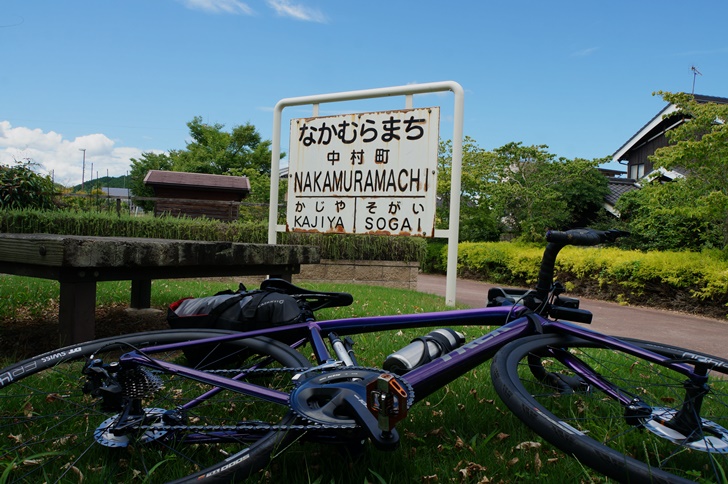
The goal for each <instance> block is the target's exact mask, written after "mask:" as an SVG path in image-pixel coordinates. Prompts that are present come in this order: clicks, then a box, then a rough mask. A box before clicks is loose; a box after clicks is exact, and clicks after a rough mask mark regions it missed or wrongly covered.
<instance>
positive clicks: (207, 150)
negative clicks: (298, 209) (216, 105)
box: [129, 116, 285, 218]
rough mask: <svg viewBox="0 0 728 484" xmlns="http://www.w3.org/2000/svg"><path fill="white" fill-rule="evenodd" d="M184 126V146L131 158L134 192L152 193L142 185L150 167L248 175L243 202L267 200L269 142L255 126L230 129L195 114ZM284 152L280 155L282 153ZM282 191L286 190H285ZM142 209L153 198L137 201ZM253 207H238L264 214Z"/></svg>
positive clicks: (246, 212) (244, 213)
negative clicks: (248, 188)
mask: <svg viewBox="0 0 728 484" xmlns="http://www.w3.org/2000/svg"><path fill="white" fill-rule="evenodd" d="M187 127H188V128H189V130H190V137H191V141H190V142H189V143H187V146H186V148H185V149H184V150H171V151H170V152H169V153H168V154H165V153H161V154H159V153H144V154H142V156H141V158H139V159H132V165H131V172H130V175H129V176H130V182H129V187H130V188H131V190H132V192H133V193H134V195H136V196H141V197H153V196H154V192H153V190H152V189H151V188H150V187H147V186H146V185H144V177H145V176H146V174H147V172H148V171H149V170H171V171H183V172H188V173H207V174H213V175H233V176H247V177H248V180H249V181H250V185H251V194H250V197H249V198H248V199H246V202H248V203H258V204H266V203H267V202H268V199H269V198H270V191H269V187H270V163H271V150H270V146H271V142H270V141H267V140H266V141H264V140H262V139H261V136H260V134H259V133H258V131H257V130H256V129H255V127H254V126H253V125H252V124H250V123H246V124H244V125H242V126H236V127H234V128H233V129H232V130H231V131H230V132H227V131H225V130H224V128H225V126H224V125H222V124H218V123H215V124H207V123H205V122H203V120H202V118H201V117H199V116H196V117H195V118H193V119H192V121H190V122H189V123H187ZM282 156H283V155H282ZM282 193H284V194H285V191H283V192H282ZM140 206H142V207H143V208H144V209H145V210H151V209H152V208H153V202H144V203H140ZM261 207H262V205H260V206H258V207H255V206H254V207H253V208H251V209H249V210H246V209H243V210H241V216H244V217H256V218H259V217H262V216H265V217H267V209H263V208H261Z"/></svg>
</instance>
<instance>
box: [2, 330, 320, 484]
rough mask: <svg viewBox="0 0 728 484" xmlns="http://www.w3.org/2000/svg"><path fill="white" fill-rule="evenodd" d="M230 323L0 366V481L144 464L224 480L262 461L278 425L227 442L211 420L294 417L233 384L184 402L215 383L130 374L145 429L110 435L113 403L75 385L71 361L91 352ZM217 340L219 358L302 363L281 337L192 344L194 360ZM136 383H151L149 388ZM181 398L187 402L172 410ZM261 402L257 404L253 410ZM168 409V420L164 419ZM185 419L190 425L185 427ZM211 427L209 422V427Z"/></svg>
mask: <svg viewBox="0 0 728 484" xmlns="http://www.w3.org/2000/svg"><path fill="white" fill-rule="evenodd" d="M232 333H234V332H232V331H225V330H206V329H190V330H164V331H152V332H146V333H137V334H133V335H123V336H118V337H109V338H104V339H101V340H95V341H90V342H86V343H80V344H76V345H70V346H67V347H65V348H60V349H58V350H54V351H50V352H47V353H44V354H41V355H38V356H36V357H32V358H28V359H26V360H23V361H21V362H19V363H15V364H12V365H10V366H7V367H6V368H4V369H2V370H0V481H2V482H28V483H30V482H33V483H35V482H43V481H45V482H62V481H66V480H69V478H70V477H71V476H72V477H73V478H74V480H79V479H80V480H82V481H83V482H85V483H90V482H104V483H106V482H128V481H131V480H132V479H133V478H135V476H137V475H142V476H144V475H145V474H146V475H148V476H149V477H148V479H149V482H167V481H170V480H175V479H179V481H180V482H184V481H186V480H187V481H189V480H192V476H196V477H195V479H194V480H198V479H199V480H205V477H209V479H207V480H206V482H214V481H220V480H224V481H228V482H229V481H230V480H232V479H234V478H235V477H236V476H239V475H249V474H250V473H252V472H254V471H256V470H258V469H259V468H261V467H263V466H265V465H266V464H267V463H268V459H269V456H270V452H271V451H272V450H273V449H274V447H275V446H276V444H277V443H278V442H280V441H281V439H282V438H283V435H281V434H282V432H277V431H275V430H272V429H270V428H265V427H264V426H262V427H261V430H258V429H255V430H250V431H248V434H249V435H243V436H236V437H235V438H232V439H231V440H230V441H229V442H227V441H222V440H223V439H222V438H221V436H222V434H221V431H220V430H219V429H221V428H223V427H225V428H228V429H229V428H231V427H232V426H233V425H238V426H240V424H241V422H244V421H248V422H251V423H259V422H261V423H262V422H265V423H269V424H270V425H280V424H283V425H285V424H287V423H290V422H292V421H293V419H294V417H293V415H292V413H291V412H290V409H289V408H288V406H287V405H275V404H273V403H270V404H267V403H266V402H262V401H261V400H260V399H253V398H252V397H247V396H245V395H242V394H240V393H237V392H231V391H226V390H218V393H217V394H214V395H211V396H210V398H209V399H208V400H204V401H203V400H202V399H200V401H199V402H195V403H197V405H194V406H192V405H190V404H189V402H190V401H191V399H193V398H194V397H196V396H200V395H201V394H203V393H205V392H207V391H210V390H213V389H214V388H215V387H212V386H207V385H205V384H203V383H201V382H198V381H192V380H188V379H185V378H181V377H179V376H175V375H173V374H171V373H170V374H167V373H165V372H162V371H160V370H149V371H146V372H145V373H143V375H142V376H140V377H139V378H138V379H137V380H138V381H135V382H133V384H134V385H136V386H137V387H141V388H142V389H141V390H138V391H139V392H141V393H145V394H144V395H143V396H139V397H138V400H139V401H140V402H143V403H140V406H142V413H143V415H144V418H145V419H146V420H145V425H146V427H145V428H146V429H147V430H144V429H140V430H138V431H137V432H136V433H133V432H129V433H128V434H125V435H117V434H114V433H112V432H110V431H109V430H108V426H109V425H111V423H112V422H114V421H115V419H120V418H121V417H120V414H121V412H120V410H119V409H109V410H107V409H104V408H103V407H104V405H103V404H104V398H103V397H96V396H92V395H89V394H85V393H84V391H83V389H84V384H86V382H87V377H85V376H83V375H82V374H81V369H82V367H83V366H84V364H85V363H86V361H87V360H88V357H89V356H91V355H94V358H101V359H103V360H104V361H105V362H106V360H107V359H108V362H112V361H115V359H118V356H119V355H120V354H123V353H126V352H129V351H130V350H131V349H132V348H137V349H142V350H143V349H144V348H146V347H150V346H152V345H161V344H171V343H180V342H190V341H195V340H200V339H204V338H211V337H215V336H221V335H226V334H232ZM221 348H222V349H223V350H224V355H225V358H224V365H225V366H226V367H229V368H236V369H238V368H246V367H251V366H253V365H260V366H261V367H263V366H264V367H266V368H269V367H273V366H275V367H281V368H284V367H285V368H298V367H307V366H310V363H309V362H308V361H307V360H306V359H305V358H304V357H303V356H302V355H301V354H300V353H298V352H297V351H295V350H293V349H292V348H290V347H288V346H286V345H285V344H283V343H280V342H278V341H276V340H272V339H270V338H265V337H256V338H248V339H240V340H234V341H229V342H226V343H224V345H222V346H221V345H219V344H216V345H213V344H210V345H198V346H197V347H196V352H195V354H196V358H198V360H197V361H196V368H198V369H207V368H208V367H209V368H213V369H215V370H218V371H219V370H220V369H221V360H220V358H219V357H220V355H222V354H223V351H221ZM202 349H204V350H206V351H208V352H209V354H213V355H215V359H209V360H207V361H206V360H205V358H204V357H202V352H201V351H202ZM233 356H234V357H233ZM154 358H156V359H164V360H167V361H174V362H176V363H180V364H185V362H186V361H187V360H186V357H185V354H184V351H183V350H182V349H176V350H174V351H170V352H166V353H164V354H155V355H154ZM233 363H234V365H233ZM149 375H152V376H149ZM256 375H257V376H256ZM248 377H249V379H251V380H252V379H254V378H256V382H257V381H258V380H257V379H260V378H264V379H265V380H262V381H261V382H260V383H262V384H265V385H267V386H271V387H272V388H276V387H281V389H283V388H288V387H289V386H290V385H291V384H290V379H291V378H290V377H291V375H290V373H288V372H285V371H283V372H275V373H268V374H266V373H260V372H259V373H257V374H253V373H250V374H248ZM247 379H248V378H247V377H246V380H247ZM157 380H159V382H157ZM149 382H153V383H149ZM157 383H160V384H161V385H163V386H161V387H159V386H158V385H157ZM145 385H146V386H153V387H154V388H153V389H152V390H150V389H149V388H144V387H145ZM87 390H88V389H87ZM146 393H150V394H148V395H147V394H146ZM152 393H153V394H152ZM129 398H131V397H129ZM185 404H186V405H188V406H189V408H186V409H184V411H182V410H181V408H182V407H181V406H182V405H185ZM264 411H265V412H267V413H266V414H262V413H261V412H264ZM165 413H166V414H165ZM169 415H172V416H174V418H177V419H178V420H171V421H170V420H169V419H171V418H172V417H171V416H169ZM263 417H265V418H266V419H265V420H264V419H263ZM191 425H194V426H195V430H194V431H192V430H191V428H190V426H191ZM208 426H209V427H208ZM213 428H217V429H218V431H217V433H215V432H214V431H213V430H212V429H213ZM132 430H133V429H132ZM244 432H245V431H243V433H244ZM236 435H237V434H236ZM205 443H209V444H212V445H203V444H205ZM248 445H249V446H248ZM243 446H248V447H243ZM241 448H242V449H243V450H241ZM245 449H247V454H246V455H247V457H245V458H244V459H242V458H241V459H239V460H238V461H235V460H233V461H231V460H230V459H229V456H235V455H242V454H243V453H244V452H245Z"/></svg>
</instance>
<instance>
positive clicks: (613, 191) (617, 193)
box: [605, 178, 640, 207]
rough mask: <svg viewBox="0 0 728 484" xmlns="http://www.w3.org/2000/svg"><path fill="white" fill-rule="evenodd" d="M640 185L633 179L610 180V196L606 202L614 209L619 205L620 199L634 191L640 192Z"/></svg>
mask: <svg viewBox="0 0 728 484" xmlns="http://www.w3.org/2000/svg"><path fill="white" fill-rule="evenodd" d="M639 188H640V187H639V185H637V182H635V181H634V180H633V179H632V178H609V194H608V195H607V196H606V198H605V200H606V202H607V203H608V204H609V205H611V206H612V207H613V206H614V205H615V204H616V203H617V200H619V197H621V196H622V195H624V194H625V193H627V192H631V191H632V190H639Z"/></svg>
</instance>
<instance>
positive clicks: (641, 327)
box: [417, 274, 728, 358]
mask: <svg viewBox="0 0 728 484" xmlns="http://www.w3.org/2000/svg"><path fill="white" fill-rule="evenodd" d="M490 287H493V285H492V284H486V283H483V282H478V281H472V280H469V279H458V280H457V286H456V294H455V300H456V301H457V302H458V303H462V304H466V305H468V306H471V307H482V306H484V305H485V299H486V295H487V294H488V289H489V288H490ZM417 290H418V291H420V292H426V293H430V294H438V295H441V296H443V297H444V296H445V276H439V275H431V274H420V275H419V276H418V277H417ZM696 303H697V301H696ZM580 307H581V308H583V309H587V310H589V311H591V312H592V313H593V314H594V321H593V323H592V324H591V325H590V327H591V328H592V329H593V330H595V331H599V332H601V333H605V334H612V335H616V336H625V337H631V338H639V339H646V340H650V341H658V342H661V343H667V344H671V345H676V346H680V347H683V348H689V349H692V350H698V351H702V352H705V353H708V354H711V355H715V356H720V357H722V358H728V320H726V321H721V320H717V319H710V318H704V317H700V316H691V315H687V314H683V313H677V312H672V311H662V310H657V309H649V308H642V307H631V306H620V305H619V304H616V303H611V302H605V301H596V300H590V299H581V305H580Z"/></svg>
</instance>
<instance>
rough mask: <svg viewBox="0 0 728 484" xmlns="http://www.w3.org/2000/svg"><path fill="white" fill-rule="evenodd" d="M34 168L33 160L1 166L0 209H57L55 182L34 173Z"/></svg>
mask: <svg viewBox="0 0 728 484" xmlns="http://www.w3.org/2000/svg"><path fill="white" fill-rule="evenodd" d="M34 166H35V164H34V163H33V161H32V160H24V161H17V160H15V166H5V165H0V209H5V208H8V209H9V208H40V209H52V208H55V207H56V204H55V202H54V196H53V193H54V186H53V180H52V179H51V177H49V176H47V175H46V176H43V175H40V174H38V173H36V172H35V171H33V167H34Z"/></svg>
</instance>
